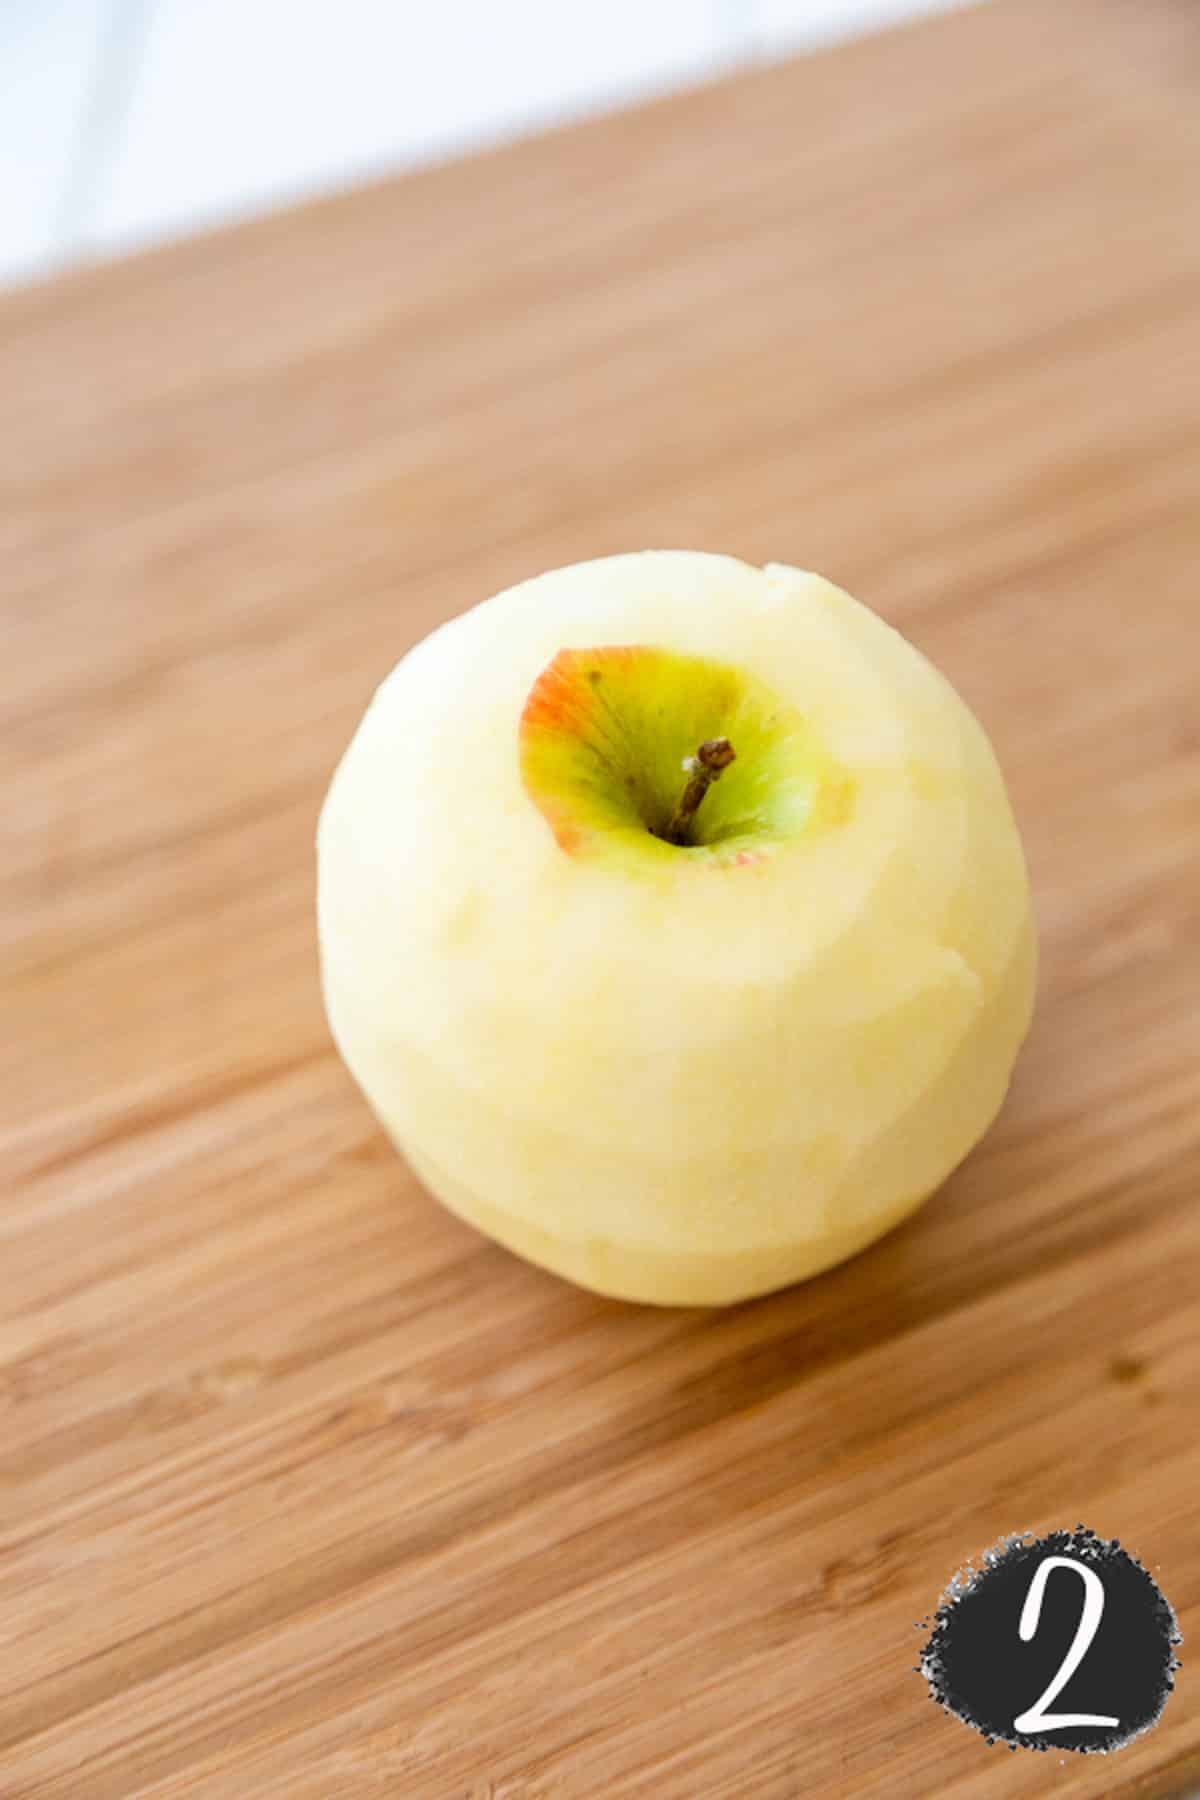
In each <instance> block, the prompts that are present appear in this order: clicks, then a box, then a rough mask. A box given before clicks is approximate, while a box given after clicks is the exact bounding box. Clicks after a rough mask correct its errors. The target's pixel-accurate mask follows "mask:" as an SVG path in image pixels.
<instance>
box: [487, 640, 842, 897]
mask: <svg viewBox="0 0 1200 1800" xmlns="http://www.w3.org/2000/svg"><path fill="white" fill-rule="evenodd" d="M518 738H519V754H520V765H521V776H522V780H523V782H524V785H525V790H526V793H527V794H528V795H529V798H530V799H531V800H532V802H533V804H534V805H535V806H536V807H537V808H538V810H539V811H540V812H541V814H542V816H543V817H544V818H545V820H546V822H547V823H548V825H549V826H550V828H551V830H552V831H553V833H554V836H555V840H556V842H557V843H558V845H559V848H560V849H562V850H563V851H564V852H565V853H566V854H567V855H569V856H572V857H576V858H579V859H581V860H589V861H606V862H610V863H619V864H621V865H623V866H626V867H629V866H630V865H638V864H640V865H643V866H645V867H646V868H647V869H650V868H654V867H658V868H659V869H663V868H669V867H672V866H673V867H675V868H683V867H686V866H689V865H691V866H694V867H697V868H731V867H748V866H751V865H754V864H758V863H762V862H764V861H765V860H767V859H768V858H769V857H770V856H772V855H773V854H774V853H775V852H776V851H777V850H779V849H781V848H784V847H786V846H787V845H788V844H790V843H793V842H794V841H795V840H797V839H798V838H799V837H800V836H801V835H802V834H803V833H804V832H805V831H806V829H810V828H813V827H814V826H815V825H816V823H817V822H818V820H819V819H820V818H821V815H822V813H823V811H824V810H826V809H823V808H822V805H821V802H822V798H823V796H824V795H825V792H826V789H827V784H828V783H829V782H830V781H831V780H833V781H834V782H835V783H836V782H837V781H838V780H839V779H841V777H840V773H839V772H838V771H835V770H834V769H833V768H832V766H831V764H830V763H829V760H828V758H827V757H826V756H825V755H824V753H823V752H822V750H821V749H820V746H819V745H818V744H817V742H816V740H815V738H814V735H813V733H812V730H811V728H810V727H809V725H808V724H807V722H806V721H805V720H804V718H803V717H802V716H801V715H800V714H799V713H797V712H796V711H795V709H794V708H791V707H789V706H786V705H784V704H783V703H782V702H781V701H780V700H779V698H778V696H777V695H775V694H773V693H772V692H771V690H770V689H769V688H768V687H767V686H766V684H765V683H764V682H762V681H760V680H759V679H758V678H757V677H755V676H752V675H749V674H747V673H745V672H744V671H742V670H739V669H736V668H733V667H730V666H729V665H727V664H724V663H719V662H716V661H714V660H712V659H710V658H707V657H701V656H691V655H687V654H683V653H680V652H677V651H671V650H664V649H660V648H658V647H657V646H655V645H649V644H646V645H643V644H606V645H601V646H598V647H596V648H591V649H565V650H560V651H559V652H558V654H557V655H556V656H555V657H554V658H553V659H552V660H551V661H550V662H549V663H548V664H547V666H546V667H545V668H544V669H543V670H542V672H541V674H540V675H539V676H538V678H537V680H536V681H535V682H534V684H533V686H532V688H531V689H530V691H529V696H528V698H527V700H526V703H525V707H524V710H523V712H522V715H521V722H520V727H519V734H518ZM697 745H699V746H700V749H699V750H697ZM735 745H736V752H735V750H734V746H735ZM681 777H686V778H687V779H686V786H684V788H683V790H682V792H681V788H680V782H681ZM718 778H719V779H718ZM701 802H703V804H701ZM843 810H844V809H842V808H840V807H839V808H836V809H835V811H836V812H838V813H842V812H843Z"/></svg>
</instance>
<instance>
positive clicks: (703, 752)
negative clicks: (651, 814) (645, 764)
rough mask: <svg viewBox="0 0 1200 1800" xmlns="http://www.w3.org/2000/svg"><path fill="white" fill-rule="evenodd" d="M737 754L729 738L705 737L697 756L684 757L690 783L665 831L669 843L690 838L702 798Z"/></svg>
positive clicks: (682, 841)
mask: <svg viewBox="0 0 1200 1800" xmlns="http://www.w3.org/2000/svg"><path fill="white" fill-rule="evenodd" d="M736 755H737V752H736V751H735V750H734V747H733V745H732V744H731V743H730V741H729V739H728V738H723V737H721V738H705V740H704V742H703V743H702V744H701V746H700V748H699V749H698V750H697V752H696V754H695V756H689V757H687V758H686V759H685V761H684V765H683V766H684V768H685V769H686V770H687V772H688V779H687V786H686V787H685V788H684V790H683V793H682V794H681V795H680V797H679V805H678V806H677V807H676V808H675V811H674V813H673V814H672V817H671V823H670V824H669V825H668V826H667V829H666V831H665V832H664V833H663V836H664V837H665V838H666V840H667V842H668V844H686V843H689V842H690V838H689V832H690V830H691V825H692V820H693V819H694V818H695V816H696V811H697V808H698V807H699V805H700V802H701V801H702V800H703V798H704V796H705V794H707V792H708V790H709V788H710V787H711V786H712V784H713V782H714V781H718V780H719V779H720V777H721V774H722V772H723V771H724V770H725V769H727V768H728V767H729V765H730V763H731V762H733V761H734V759H735V757H736Z"/></svg>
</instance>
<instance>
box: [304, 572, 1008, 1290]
mask: <svg viewBox="0 0 1200 1800" xmlns="http://www.w3.org/2000/svg"><path fill="white" fill-rule="evenodd" d="M318 913H319V928H320V945H321V964H322V980H323V988H324V995H325V1001H326V1006H327V1010H328V1014H329V1019H330V1024H331V1028H332V1031H333V1034H334V1037H335V1040H336V1042H337V1044H338V1047H339V1049H340V1051H341V1053H342V1056H343V1057H344V1059H345V1061H346V1063H347V1065H348V1067H349V1069H350V1071H351V1073H352V1074H353V1075H354V1077H355V1078H356V1080H357V1081H358V1083H359V1085H360V1086H361V1088H362V1090H363V1092H364V1093H365V1095H366V1097H367V1099H368V1101H369V1102H370V1104H371V1106H372V1107H373V1108H374V1111H375V1113H376V1114H377V1116H378V1118H379V1119H380V1120H381V1122H382V1123H383V1125H384V1127H385V1128H386V1130H387V1131H388V1133H389V1134H390V1135H391V1137H392V1139H393V1140H394V1142H395V1143H396V1144H397V1146H398V1147H399V1148H400V1149H401V1150H402V1151H403V1153H404V1154H405V1155H406V1156H407V1158H408V1159H409V1161H410V1163H411V1165H412V1167H413V1168H414V1169H415V1170H416V1172H417V1174H418V1175H419V1176H420V1177H421V1179H422V1180H423V1181H424V1183H425V1184H426V1185H427V1186H428V1187H429V1189H430V1190H431V1191H432V1192H433V1193H434V1194H436V1195H437V1196H438V1197H439V1198H440V1199H441V1200H442V1201H443V1202H444V1203H445V1205H446V1206H448V1207H449V1208H450V1209H451V1210H452V1211H453V1212H455V1213H457V1214H459V1215H461V1216H462V1217H463V1218H464V1219H467V1220H469V1221H471V1222H472V1223H473V1224H474V1225H476V1226H477V1227H478V1228H479V1229H480V1230H482V1231H484V1232H486V1233H488V1234H489V1235H490V1236H491V1237H493V1238H495V1239H497V1240H498V1241H499V1242H500V1243H502V1244H505V1245H507V1246H508V1247H509V1248H510V1249H512V1250H515V1251H517V1252H519V1253H520V1254H521V1255H523V1256H525V1257H528V1258H529V1259H530V1260H531V1261H533V1262H535V1263H539V1264H542V1265H544V1266H545V1267H546V1268H549V1269H553V1270H555V1271H557V1272H558V1273H559V1274H561V1275H564V1276H567V1277H569V1278H570V1279H571V1280H573V1281H576V1282H579V1283H581V1284H582V1285H583V1286H585V1287H589V1288H593V1289H596V1290H598V1291H600V1292H602V1293H606V1294H611V1295H616V1296H619V1297H622V1298H625V1299H630V1300H641V1301H653V1302H658V1303H662V1304H681V1305H694V1304H720V1303H726V1302H732V1301H737V1300H742V1299H745V1298H747V1297H748V1296H750V1295H754V1294H759V1293H763V1292H766V1291H768V1290H770V1289H773V1288H777V1287H780V1286H783V1285H785V1284H787V1283H790V1282H794V1281H796V1280H798V1279H800V1278H801V1277H804V1276H808V1275H812V1274H815V1273H816V1272H817V1271H819V1270H821V1269H824V1268H827V1267H829V1266H830V1265H831V1264H833V1263H836V1262H839V1261H840V1260H841V1259H842V1258H843V1257H847V1256H850V1255H851V1254H853V1253H854V1252H855V1251H857V1250H861V1249H862V1248H863V1247H864V1246H865V1245H867V1244H869V1243H870V1242H871V1241H872V1240H873V1239H875V1238H877V1237H878V1236H879V1235H880V1234H881V1233H882V1232H885V1231H887V1230H888V1229H889V1228H890V1227H891V1226H893V1225H895V1224H896V1223H897V1222H898V1221H899V1220H900V1219H902V1218H904V1217H905V1215H906V1214H908V1213H911V1212H912V1211H913V1210H914V1208H916V1207H917V1206H918V1205H920V1203H921V1202H922V1201H923V1200H924V1199H925V1198H926V1197H927V1196H928V1195H929V1194H930V1193H931V1192H932V1191H933V1190H934V1189H935V1188H936V1187H937V1186H938V1185H939V1184H940V1183H941V1182H942V1181H943V1180H944V1179H945V1177H946V1176H947V1175H948V1174H949V1173H950V1171H951V1170H952V1169H953V1168H954V1167H955V1166H956V1165H957V1164H958V1163H959V1162H961V1160H962V1159H963V1157H964V1156H965V1155H966V1154H967V1152H968V1151H969V1150H970V1149H971V1148H972V1146H973V1145H974V1144H975V1143H976V1142H977V1141H978V1139H979V1138H980V1137H981V1136H982V1134H983V1133H984V1131H986V1129H987V1127H988V1126H989V1124H990V1123H991V1121H992V1119H993V1118H994V1116H995V1114H996V1112H997V1110H998V1108H999V1106H1000V1104H1001V1101H1002V1100H1003V1097H1004V1094H1005V1091H1006V1088H1007V1086H1008V1082H1009V1077H1010V1074H1011V1071H1012V1066H1013V1062H1014V1059H1015V1057H1016V1054H1017V1051H1018V1049H1019V1046H1020V1044H1021V1040H1022V1038H1023V1037H1024V1035H1025V1032H1026V1029H1027V1027H1028V1024H1029V1019H1030V1014H1031V1010H1032V1005H1033V992H1034V984H1035V964H1036V947H1035V935H1034V927H1033V920H1032V912H1031V905H1030V895H1029V884H1028V879H1027V875H1026V869H1025V862H1024V857H1023V855H1022V850H1021V844H1020V839H1019V837H1018V833H1017V829H1016V826H1015V824H1014V822H1013V816H1012V812H1011V810H1010V807H1009V802H1008V799H1007V796H1006V793H1005V788H1004V783H1003V780H1002V778H1001V775H1000V772H999V769H998V767H997V764H996V760H995V757H994V755H993V752H992V750H991V747H990V745H989V743H988V740H987V738H986V736H985V735H984V732H983V730H982V728H981V727H980V726H979V724H978V723H977V721H976V720H975V718H974V716H973V715H972V714H971V712H970V711H969V710H968V708H967V707H966V705H965V704H964V703H963V701H962V700H961V699H960V698H959V696H958V695H957V694H956V693H955V691H954V689H953V688H952V687H951V686H950V685H949V683H948V682H947V681H946V680H945V679H944V678H943V677H942V676H941V675H940V674H938V673H937V671H936V670H935V669H934V668H933V667H932V666H931V665H930V663H928V662H927V661H926V660H925V658H924V657H923V656H922V655H921V654H920V653H919V652H918V651H917V650H916V649H914V648H913V646H912V645H911V644H909V643H908V642H907V641H906V640H905V639H904V638H903V637H901V636H900V634H899V633H898V632H896V631H894V630H892V629H891V628H890V627H889V626H888V625H886V624H885V623H884V622H883V621H882V620H881V619H880V618H878V617H877V616H876V615H875V614H873V613H872V612H870V611H868V610H867V608H866V607H864V606H861V605H860V604H859V603H858V602H857V601H855V600H852V599H851V598H850V596H849V595H847V594H845V593H843V592H841V591H840V590H839V589H838V588H836V587H834V586H832V585H831V584H830V583H829V582H827V581H824V580H822V579H821V578H820V577H819V576H817V575H813V574H807V573H804V572H802V571H800V570H798V569H793V568H787V567H784V566H781V565H776V564H772V565H768V566H767V567H766V568H765V569H758V568H754V567H751V566H749V565H747V564H745V563H742V562H738V561H736V560H734V559H733V558H730V557H723V556H712V555H701V554H696V553H690V552H683V551H650V552H644V553H641V554H635V555H627V556H613V557H608V558H602V559H600V560H597V561H594V562H586V563H580V564H577V565H575V566H573V567H571V568H565V569H558V570H555V571H553V572H551V573H549V574H546V575H542V576H539V577H538V578H536V579H535V580H531V581H527V582H523V583H522V584H521V585H520V586H518V587H514V588H511V589H509V590H508V591H506V592H504V593H501V594H498V595H496V596H495V597H494V598H493V599H490V600H487V601H485V602H484V603H483V604H482V605H479V606H476V607H475V608H473V609H472V610H471V611H469V612H467V613H465V614H463V615H462V616H460V617H458V618H455V619H453V620H451V621H450V622H449V623H448V624H446V625H443V626H442V627H441V628H440V629H439V630H437V631H435V632H433V633H432V635H431V636H429V637H427V638H426V639H425V640H424V641H423V642H421V643H419V644H418V645H417V646H416V647H415V648H414V649H412V650H410V651H409V653H408V654H407V655H406V656H405V657H404V658H403V659H402V660H401V662H400V663H399V664H398V665H397V667H396V668H395V669H394V670H393V671H392V673H391V674H390V675H389V676H388V678H387V679H386V680H385V681H384V683H383V685H382V686H381V687H380V689H379V691H378V692H377V693H376V695H375V698H374V700H373V701H372V703H371V705H370V706H369V708H368V710H367V712H366V715H365V717H364V718H363V720H362V722H361V724H360V726H359V728H358V731H357V733H356V734H355V736H354V739H353V741H352V743H351V744H350V747H349V749H348V750H347V751H346V753H345V756H344V757H343V759H342V761H341V764H340V766H339V767H338V769H337V771H336V773H335V775H334V777H333V781H332V784H331V786H330V789H329V793H328V796H327V798H326V801H325V804H324V807H323V810H322V814H321V820H320V827H319V832H318Z"/></svg>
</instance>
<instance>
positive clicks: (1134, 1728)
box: [919, 1525, 1180, 1751]
mask: <svg viewBox="0 0 1200 1800" xmlns="http://www.w3.org/2000/svg"><path fill="white" fill-rule="evenodd" d="M981 1560H982V1567H980V1568H979V1569H973V1568H972V1569H966V1570H964V1571H963V1572H962V1573H961V1574H959V1575H956V1576H955V1578H954V1580H953V1581H952V1582H951V1583H950V1586H949V1587H948V1588H947V1590H946V1593H945V1594H944V1595H943V1598H942V1603H941V1605H940V1606H939V1607H938V1610H937V1612H936V1614H935V1615H934V1628H933V1632H932V1635H931V1636H930V1639H929V1642H928V1643H927V1644H926V1646H925V1648H924V1650H923V1652H922V1654H921V1662H920V1665H919V1666H920V1670H921V1673H922V1674H923V1675H924V1676H925V1678H926V1680H927V1681H928V1682H929V1687H930V1691H931V1693H932V1695H933V1698H934V1699H935V1700H937V1701H938V1702H939V1703H940V1704H941V1705H942V1706H943V1707H944V1708H945V1709H946V1711H947V1712H951V1713H953V1714H954V1715H955V1716H956V1717H957V1718H960V1719H962V1720H963V1722H964V1723H965V1724H967V1725H971V1726H973V1727H974V1729H975V1730H976V1731H979V1732H981V1733H982V1734H983V1736H984V1737H985V1738H986V1739H987V1740H988V1742H989V1743H1003V1744H1008V1745H1010V1746H1011V1748H1012V1749H1014V1750H1016V1749H1024V1750H1080V1751H1111V1750H1119V1749H1121V1748H1122V1746H1123V1745H1125V1744H1128V1743H1129V1742H1130V1740H1131V1739H1133V1738H1135V1737H1137V1736H1138V1735H1139V1734H1140V1733H1141V1732H1143V1731H1148V1730H1149V1729H1150V1727H1151V1726H1152V1725H1154V1724H1156V1723H1157V1721H1158V1717H1159V1714H1160V1713H1161V1712H1162V1709H1163V1707H1164V1706H1165V1705H1166V1701H1167V1696H1168V1694H1169V1693H1170V1692H1171V1689H1172V1687H1173V1686H1174V1685H1175V1670H1176V1669H1177V1668H1178V1667H1179V1661H1178V1658H1177V1657H1176V1655H1175V1646H1176V1645H1177V1644H1178V1643H1179V1642H1180V1637H1179V1631H1178V1628H1177V1626H1176V1622H1175V1614H1174V1612H1173V1611H1172V1610H1171V1607H1170V1606H1169V1605H1168V1603H1167V1601H1166V1600H1165V1599H1164V1597H1163V1595H1162V1594H1161V1593H1160V1592H1159V1590H1158V1588H1157V1587H1156V1585H1155V1583H1154V1581H1153V1580H1152V1579H1151V1577H1150V1575H1149V1574H1148V1573H1147V1572H1146V1570H1145V1569H1144V1568H1143V1567H1142V1565H1141V1563H1139V1562H1138V1561H1137V1559H1136V1558H1135V1557H1132V1556H1131V1555H1130V1554H1129V1552H1128V1551H1127V1550H1125V1549H1123V1548H1122V1546H1121V1543H1120V1540H1119V1539H1118V1538H1113V1539H1112V1540H1111V1541H1108V1542H1106V1541H1104V1540H1103V1539H1101V1538H1098V1537H1097V1536H1096V1534H1095V1533H1094V1532H1091V1531H1088V1530H1086V1529H1085V1528H1084V1526H1082V1525H1078V1526H1076V1528H1075V1530H1074V1531H1055V1532H1052V1533H1051V1534H1050V1536H1049V1537H1044V1538H1035V1539H1031V1538H1029V1537H1028V1535H1024V1536H1020V1537H1012V1538H1009V1539H1007V1540H1006V1541H1005V1542H1004V1543H1002V1544H998V1545H997V1546H996V1547H995V1548H994V1549H992V1550H988V1551H986V1552H985V1553H984V1556H983V1558H982V1559H981ZM924 1623H925V1624H928V1623H929V1621H928V1620H925V1621H924Z"/></svg>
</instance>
